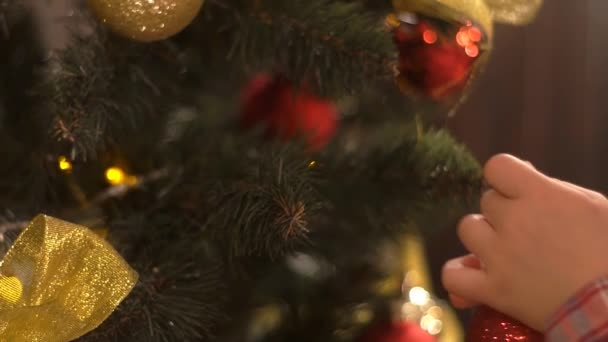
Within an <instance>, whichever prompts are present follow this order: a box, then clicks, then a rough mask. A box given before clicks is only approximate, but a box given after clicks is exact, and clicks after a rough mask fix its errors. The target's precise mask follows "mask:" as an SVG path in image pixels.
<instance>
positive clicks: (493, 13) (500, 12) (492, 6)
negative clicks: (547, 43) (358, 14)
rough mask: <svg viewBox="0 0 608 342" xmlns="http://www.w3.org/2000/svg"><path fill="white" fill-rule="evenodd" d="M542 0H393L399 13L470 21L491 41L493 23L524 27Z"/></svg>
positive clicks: (535, 12)
mask: <svg viewBox="0 0 608 342" xmlns="http://www.w3.org/2000/svg"><path fill="white" fill-rule="evenodd" d="M542 4H543V0H393V5H394V7H395V9H396V10H398V11H406V12H418V13H423V14H425V15H428V16H432V17H438V18H443V19H446V20H456V21H461V22H462V21H463V19H465V20H472V21H474V22H475V23H477V24H478V25H479V26H481V28H482V29H483V30H484V32H485V33H486V35H487V36H488V38H489V39H490V40H492V37H493V31H494V29H493V26H494V24H493V23H494V21H496V22H501V23H506V24H511V25H525V24H528V23H529V22H531V21H532V20H533V19H534V17H536V14H537V13H538V11H539V10H540V8H541V7H542Z"/></svg>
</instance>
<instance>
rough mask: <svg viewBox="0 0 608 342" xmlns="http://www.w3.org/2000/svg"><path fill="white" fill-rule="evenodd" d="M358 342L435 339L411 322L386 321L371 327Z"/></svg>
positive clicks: (400, 341) (416, 341) (413, 341)
mask: <svg viewBox="0 0 608 342" xmlns="http://www.w3.org/2000/svg"><path fill="white" fill-rule="evenodd" d="M357 341H358V342H437V339H436V338H435V337H434V336H433V335H431V334H429V333H428V332H426V331H424V330H423V329H422V328H421V327H420V326H419V325H418V324H416V323H413V322H398V323H386V324H380V325H377V326H374V327H372V328H371V329H369V330H368V331H366V332H365V333H364V334H363V335H361V337H359V338H358V339H357Z"/></svg>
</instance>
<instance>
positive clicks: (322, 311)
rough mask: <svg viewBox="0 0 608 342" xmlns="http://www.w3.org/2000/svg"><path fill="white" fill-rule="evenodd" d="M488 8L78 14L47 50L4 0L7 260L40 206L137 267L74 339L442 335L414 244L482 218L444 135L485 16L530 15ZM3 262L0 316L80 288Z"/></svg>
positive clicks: (134, 8)
mask: <svg viewBox="0 0 608 342" xmlns="http://www.w3.org/2000/svg"><path fill="white" fill-rule="evenodd" d="M467 3H468V4H467ZM530 3H535V4H538V3H540V2H534V1H532V2H530ZM520 5H521V4H520ZM501 6H504V1H502V2H501V1H481V0H480V1H468V2H467V1H446V0H441V1H439V0H437V1H436V0H419V1H415V0H411V1H401V0H398V1H393V3H391V2H390V1H388V0H387V1H371V0H370V1H350V0H306V1H304V0H303V1H295V0H293V1H285V0H207V1H203V0H148V1H140V0H90V1H80V2H77V3H76V4H75V5H74V7H73V8H72V9H70V11H69V12H67V13H66V15H65V17H63V18H61V19H62V20H61V23H60V25H61V26H63V27H66V28H67V30H68V31H69V32H70V39H69V41H68V43H67V44H66V45H65V46H63V47H61V48H51V47H50V45H49V42H48V41H47V40H48V39H46V38H45V37H47V36H48V35H45V34H44V32H43V29H41V27H42V26H41V25H40V21H41V20H40V13H37V12H35V11H34V10H33V9H32V6H31V5H30V2H29V1H22V0H0V131H1V132H0V133H1V134H0V158H1V159H2V161H3V162H2V166H3V167H2V168H1V170H0V210H1V211H0V238H1V239H0V241H1V246H0V251H1V252H2V254H4V253H6V252H7V251H8V250H10V249H11V246H13V245H14V243H15V239H16V238H17V237H18V236H19V234H20V233H21V232H22V230H23V229H24V228H25V227H26V226H27V223H28V222H29V221H31V220H32V219H33V218H34V217H35V216H36V215H38V214H39V213H44V214H48V215H51V216H54V217H57V218H60V219H62V220H65V221H69V222H73V223H75V224H78V225H82V226H86V227H89V228H91V229H92V230H94V231H95V232H96V233H97V234H99V235H101V236H102V237H103V239H105V240H106V241H107V242H109V244H110V245H111V246H113V248H114V249H116V251H117V252H118V254H120V256H122V257H123V258H124V260H125V261H126V263H128V265H129V267H132V268H133V269H134V270H135V271H136V272H137V273H138V275H139V278H138V280H137V281H136V282H134V283H133V286H132V290H130V292H129V293H128V295H126V296H125V298H124V300H123V298H120V304H119V305H118V303H116V305H118V306H117V307H113V308H112V310H111V311H113V312H112V313H111V315H109V317H107V319H105V317H104V319H102V321H103V322H102V323H101V324H100V325H99V326H97V325H98V324H92V325H93V326H91V327H90V329H88V330H87V331H88V332H87V333H86V334H84V333H82V334H80V335H83V336H81V337H80V338H79V341H288V340H291V341H353V340H360V341H380V340H386V341H423V340H431V339H430V338H431V336H432V335H435V336H437V337H438V338H439V339H441V338H442V336H443V340H444V341H447V339H446V337H445V336H446V334H449V333H450V331H449V330H450V329H457V328H454V327H452V326H449V325H450V324H449V323H450V322H448V321H449V320H450V319H453V317H451V316H450V311H449V309H448V308H447V306H445V305H444V304H442V303H441V302H440V301H439V300H438V299H437V298H434V297H433V296H432V295H431V294H429V292H430V291H431V290H430V288H429V286H430V284H429V282H428V280H426V277H427V276H426V274H425V272H426V271H424V270H423V269H422V267H423V266H420V256H421V255H422V254H423V252H421V251H420V247H421V246H420V244H419V241H420V240H419V238H420V237H421V236H425V235H427V234H433V233H434V232H436V230H437V229H445V227H451V226H453V225H454V224H455V223H456V222H457V221H458V219H459V218H460V217H461V216H462V215H464V214H465V213H467V212H470V211H472V210H474V208H475V205H476V202H477V199H478V195H479V191H480V188H481V183H482V182H481V176H480V174H481V172H480V168H479V165H478V163H477V161H476V160H475V159H474V158H473V157H472V155H471V154H470V153H469V152H468V151H467V149H466V148H464V147H463V146H461V145H459V144H458V143H457V142H456V141H455V140H454V139H453V138H452V137H451V136H450V134H449V133H448V132H446V131H445V130H444V129H443V128H442V126H443V124H444V122H445V120H446V119H447V117H448V116H449V115H452V114H453V113H454V111H455V110H456V109H457V107H458V104H459V103H460V102H461V101H462V100H463V98H464V97H465V96H466V95H467V94H468V93H469V90H470V85H471V82H472V80H473V79H474V77H475V76H476V75H477V74H478V73H479V71H480V69H481V68H482V67H483V64H484V62H485V60H486V59H487V58H488V56H489V54H490V50H491V42H492V38H493V37H492V25H493V21H494V20H501V21H511V22H518V23H519V22H523V21H527V20H528V18H527V15H523V14H521V13H522V12H521V11H520V10H521V8H520V9H518V11H516V13H517V16H516V17H515V18H516V19H512V18H514V17H513V12H512V11H510V9H509V8H506V7H501ZM513 6H515V5H513ZM533 6H536V5H533ZM480 8H481V10H480ZM509 18H511V19H509ZM49 222H51V221H47V222H46V223H45V224H48V223H49ZM29 234H34V232H30V233H29ZM24 235H25V234H24ZM35 238H36V237H35ZM47 238H49V237H48V236H47ZM20 239H25V236H23V237H21V238H20ZM57 239H59V240H61V236H59V237H57ZM44 243H46V240H45V241H44ZM53 246H55V245H53ZM60 246H63V247H58V248H59V249H58V250H59V251H60V252H62V253H66V255H67V254H69V253H70V250H69V249H66V248H68V247H65V246H64V245H61V244H60ZM15 248H17V247H15ZM416 251H417V252H416ZM9 253H11V252H9ZM16 254H17V251H15V252H14V253H13V255H11V260H14V259H18V260H19V262H22V263H23V262H25V261H24V260H25V259H23V258H21V259H20V258H13V256H14V255H16ZM7 258H8V256H7ZM76 259H78V258H76ZM5 261H6V260H5ZM6 262H7V263H8V261H6ZM66 262H67V261H66ZM45 265H47V266H46V268H44V269H41V270H38V269H36V272H47V273H48V272H51V271H49V267H48V263H47V264H45ZM5 266H6V265H5ZM15 267H17V268H18V266H15ZM77 267H78V266H77ZM6 268H7V267H5V269H1V268H0V302H2V301H5V302H10V303H13V304H14V303H21V302H23V298H24V297H26V296H28V293H29V292H28V286H31V287H36V288H40V287H44V289H45V291H46V292H48V293H54V292H53V291H54V289H55V288H57V286H62V285H65V284H66V283H70V282H71V280H70V279H60V280H56V281H54V282H50V283H49V284H44V285H43V284H41V283H40V282H33V283H30V284H29V285H28V284H27V279H24V278H23V277H21V276H20V275H19V272H17V271H15V270H12V272H13V273H14V274H3V273H2V272H3V271H6ZM81 268H84V267H81ZM7 272H8V271H7ZM33 277H34V278H33V279H37V278H36V277H37V275H36V274H34V276H33ZM117 277H118V276H117ZM91 279H93V278H91ZM89 281H92V280H89ZM45 286H48V288H46V287H45ZM3 287H5V288H10V289H11V291H7V290H2V288H3ZM129 289H130V287H129ZM55 292H56V291H55ZM90 295H91V296H95V293H93V294H90ZM20 301H21V302H20ZM33 302H35V301H33ZM33 302H32V303H33ZM13 304H11V305H13ZM19 305H21V304H19ZM23 305H25V304H23ZM70 305H71V304H70ZM74 305H77V304H74ZM7 307H8V306H5V305H4V304H2V305H0V318H6V319H7V320H8V322H12V321H11V320H16V317H20V319H21V320H22V321H23V319H24V318H23V317H25V316H23V315H25V314H24V313H20V314H17V313H15V310H16V309H15V308H14V305H13V306H11V307H10V309H7ZM49 312H50V311H49ZM19 315H21V316H19ZM7 317H8V318H7ZM36 317H38V318H35V317H34V318H32V317H29V318H28V319H31V320H32V321H33V322H39V321H41V318H40V316H36ZM55 320H56V322H55V323H53V324H54V325H53V324H51V325H49V326H52V327H51V328H48V329H69V328H71V326H69V327H68V326H63V325H62V323H61V319H59V318H57V317H56V318H55ZM452 323H453V322H452ZM36 324H38V323H35V324H34V325H36ZM22 325H25V324H22ZM29 328H30V327H27V326H23V327H20V329H24V330H21V331H28V329H29ZM2 329H9V330H10V329H16V328H11V327H10V323H9V327H8V328H7V327H5V326H2V324H0V331H8V330H2ZM40 329H42V328H40ZM45 329H46V328H45ZM34 330H35V329H34ZM15 331H16V330H15ZM29 333H31V334H32V335H28V336H38V335H35V334H36V332H29ZM38 333H40V332H38ZM24 334H25V333H22V335H15V336H25V335H24ZM66 336H67V335H66ZM452 336H453V335H452Z"/></svg>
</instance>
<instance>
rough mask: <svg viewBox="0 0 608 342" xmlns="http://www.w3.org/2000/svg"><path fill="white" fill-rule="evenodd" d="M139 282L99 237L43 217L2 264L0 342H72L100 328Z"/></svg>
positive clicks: (12, 249)
mask: <svg viewBox="0 0 608 342" xmlns="http://www.w3.org/2000/svg"><path fill="white" fill-rule="evenodd" d="M136 282H137V273H136V272H135V271H134V270H132V269H131V268H130V267H129V265H128V264H127V263H126V262H125V261H124V260H123V259H122V257H121V256H120V255H119V254H118V253H117V252H116V251H115V250H114V249H113V248H112V246H110V245H109V244H108V243H107V242H106V241H105V240H103V239H102V238H101V237H99V236H97V235H96V234H95V233H93V232H92V231H90V230H88V229H87V228H85V227H82V226H78V225H75V224H71V223H68V222H64V221H61V220H58V219H55V218H52V217H48V216H45V215H39V216H37V217H36V218H35V219H34V220H33V221H32V222H31V223H30V224H29V226H28V227H27V228H26V229H25V230H24V231H23V233H21V235H20V236H19V238H18V239H17V240H16V241H15V243H14V245H13V246H12V247H11V249H10V250H9V251H8V253H7V254H6V256H5V257H4V259H3V260H2V262H1V263H0V341H1V342H64V341H71V340H74V339H76V338H78V337H80V336H82V335H84V334H86V333H87V332H89V331H91V330H93V329H95V328H96V327H97V326H99V324H101V323H102V322H103V321H104V320H105V319H106V318H107V317H108V316H109V315H110V314H111V313H112V312H113V311H114V310H115V309H116V307H117V306H118V304H119V303H120V302H121V301H122V300H123V299H124V298H125V297H126V296H127V294H129V292H131V289H132V288H133V286H134V285H135V283H136Z"/></svg>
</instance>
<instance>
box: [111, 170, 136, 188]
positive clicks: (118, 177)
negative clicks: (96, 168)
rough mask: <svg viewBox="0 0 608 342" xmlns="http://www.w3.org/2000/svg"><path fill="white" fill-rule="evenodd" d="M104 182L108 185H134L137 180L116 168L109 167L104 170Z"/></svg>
mask: <svg viewBox="0 0 608 342" xmlns="http://www.w3.org/2000/svg"><path fill="white" fill-rule="evenodd" d="M106 180H107V181H108V183H109V184H110V185H115V186H116V185H136V184H137V182H138V179H137V177H136V176H133V175H130V174H128V173H126V172H125V171H124V170H123V169H121V168H120V167H117V166H113V167H110V168H108V169H107V170H106Z"/></svg>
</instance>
